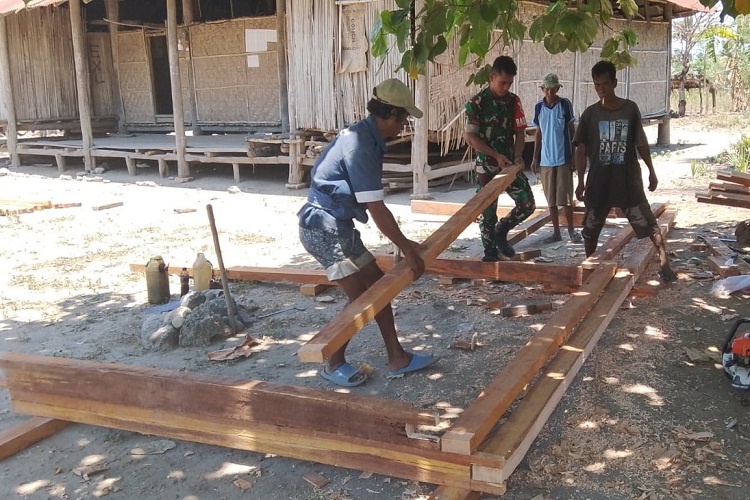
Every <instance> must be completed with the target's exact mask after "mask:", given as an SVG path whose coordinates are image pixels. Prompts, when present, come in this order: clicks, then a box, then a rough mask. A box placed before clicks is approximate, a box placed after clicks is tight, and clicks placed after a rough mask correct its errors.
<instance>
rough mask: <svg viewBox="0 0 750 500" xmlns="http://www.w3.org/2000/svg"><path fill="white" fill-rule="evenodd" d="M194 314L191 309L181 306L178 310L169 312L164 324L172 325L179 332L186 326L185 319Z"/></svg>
mask: <svg viewBox="0 0 750 500" xmlns="http://www.w3.org/2000/svg"><path fill="white" fill-rule="evenodd" d="M191 312H192V309H190V308H189V307H184V306H180V307H178V308H177V309H174V310H172V311H169V312H168V313H167V316H166V317H165V318H164V324H165V325H167V324H171V325H172V326H173V327H175V328H177V329H178V330H179V329H180V328H182V325H183V324H185V318H186V317H187V316H188V314H190V313H191Z"/></svg>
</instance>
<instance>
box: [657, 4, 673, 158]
mask: <svg viewBox="0 0 750 500" xmlns="http://www.w3.org/2000/svg"><path fill="white" fill-rule="evenodd" d="M664 20H665V21H667V22H668V23H669V36H668V37H667V40H669V41H668V42H667V45H668V46H669V50H667V64H666V68H667V69H666V75H665V78H666V80H665V81H666V84H667V95H666V103H667V112H666V114H665V115H664V118H662V121H661V123H659V127H658V130H657V133H656V144H658V145H668V144H670V143H671V138H670V133H669V132H670V124H669V122H670V120H671V117H670V115H669V113H670V111H671V110H670V109H669V107H670V106H669V94H670V92H671V89H672V73H671V68H672V4H671V3H669V2H666V3H664Z"/></svg>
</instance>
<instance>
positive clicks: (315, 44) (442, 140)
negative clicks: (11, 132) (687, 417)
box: [287, 0, 703, 196]
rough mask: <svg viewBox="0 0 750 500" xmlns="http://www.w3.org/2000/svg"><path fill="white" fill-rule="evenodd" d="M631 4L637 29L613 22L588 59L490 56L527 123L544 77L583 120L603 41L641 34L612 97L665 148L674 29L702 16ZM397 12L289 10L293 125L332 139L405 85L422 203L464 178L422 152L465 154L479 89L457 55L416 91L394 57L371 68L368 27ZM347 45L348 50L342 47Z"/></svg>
mask: <svg viewBox="0 0 750 500" xmlns="http://www.w3.org/2000/svg"><path fill="white" fill-rule="evenodd" d="M637 3H638V4H639V15H638V16H637V17H636V19H633V20H630V21H629V20H627V19H625V18H624V17H623V16H622V15H621V14H620V16H619V18H617V15H616V18H615V19H613V20H611V21H610V22H609V23H608V25H609V26H608V27H604V29H603V31H602V32H601V33H600V36H599V38H598V39H597V40H596V41H595V43H594V44H593V45H592V47H591V48H590V49H589V50H588V51H587V52H586V53H583V54H573V53H563V54H558V55H550V54H549V53H547V52H546V51H545V49H544V47H543V46H542V45H541V44H535V43H533V42H532V41H531V40H524V41H522V42H519V43H517V44H515V45H514V46H513V47H505V48H502V49H497V50H496V53H495V54H489V55H488V57H487V59H488V60H491V59H492V58H493V57H494V56H496V55H500V53H501V52H502V53H506V54H508V55H511V56H513V57H514V58H515V60H516V62H517V64H518V67H519V73H518V76H517V77H516V79H515V82H514V88H513V91H514V92H515V93H517V94H518V95H519V96H520V97H521V100H522V102H523V104H524V109H525V112H526V115H527V116H532V113H533V109H534V104H535V103H536V101H537V100H538V99H539V98H540V94H539V90H538V87H539V84H540V82H541V80H542V78H543V77H544V75H545V74H547V73H548V72H550V71H554V72H556V73H557V74H558V76H559V77H560V80H561V82H562V84H563V85H564V89H563V91H562V95H564V96H566V97H568V98H570V99H571V100H572V101H573V104H574V108H575V111H576V114H577V115H580V113H581V112H582V111H583V109H585V107H586V106H587V105H589V104H591V103H592V102H594V101H595V100H596V94H595V93H594V88H593V83H592V81H591V76H590V68H591V66H592V65H593V64H594V63H595V62H596V61H598V60H599V54H600V52H601V47H602V45H603V43H604V40H605V39H606V38H607V37H608V36H610V35H611V34H612V31H611V30H618V31H619V30H621V29H623V28H625V27H627V26H630V27H631V28H632V29H633V30H635V31H636V33H637V34H638V45H637V46H636V47H635V49H634V50H633V53H634V55H635V56H636V57H637V58H638V65H637V67H635V68H629V69H626V70H623V71H620V72H619V74H618V82H619V92H620V93H621V94H622V95H624V96H626V97H628V98H630V99H633V100H634V101H636V102H638V104H639V106H640V107H641V111H642V113H643V116H644V118H646V119H648V120H655V121H658V122H659V123H660V140H662V141H667V142H668V140H669V133H668V130H669V129H668V127H669V125H668V119H669V106H668V99H669V85H670V83H669V82H670V66H671V34H672V31H671V19H672V18H673V17H678V16H687V15H691V14H692V13H693V12H694V11H696V10H703V7H702V6H701V5H700V3H699V2H698V0H669V1H667V0H662V1H656V0H651V1H650V0H637ZM546 7H547V2H536V1H527V2H523V3H522V5H521V8H520V11H519V15H520V16H521V18H522V19H523V20H524V21H526V22H527V23H528V22H530V21H531V20H532V19H533V18H534V17H535V16H537V15H539V14H540V13H542V12H543V11H544V9H545V8H546ZM394 8H396V5H395V1H394V0H350V1H346V0H339V1H333V0H293V1H292V0H287V17H288V19H287V23H288V27H289V29H288V31H289V35H288V53H289V113H290V124H291V125H292V128H296V129H301V130H322V131H329V132H330V131H333V130H337V129H340V128H343V127H344V126H346V125H348V124H349V123H351V122H353V121H355V120H357V119H360V118H362V117H364V116H365V115H366V110H365V104H366V102H367V99H368V98H369V96H370V93H371V89H372V87H373V86H374V85H375V84H376V83H377V82H378V81H380V80H382V79H385V78H389V77H392V76H394V75H396V76H398V77H400V78H402V79H404V81H405V82H406V83H408V84H409V85H412V86H413V87H414V89H415V94H416V97H417V100H418V101H420V102H419V105H420V106H421V107H422V109H424V110H426V111H427V112H426V113H425V118H423V119H422V120H419V121H416V122H415V123H414V127H415V130H414V131H413V132H414V135H413V143H412V154H411V169H410V170H411V171H412V172H413V175H414V194H415V195H416V196H420V195H426V194H427V190H428V186H429V184H428V183H429V181H430V180H432V179H434V178H436V177H438V176H442V175H450V174H454V173H458V172H462V171H467V170H468V169H469V168H470V164H469V162H462V163H459V164H455V162H452V163H451V164H449V166H448V167H447V168H434V167H435V166H436V165H435V164H433V165H430V161H428V158H432V157H433V156H434V154H431V155H430V156H428V149H429V151H432V152H433V153H434V150H435V149H438V151H439V152H440V153H442V154H445V153H447V152H448V151H451V150H455V149H458V148H461V147H462V146H463V130H464V119H463V110H464V104H465V102H466V101H467V100H468V99H469V98H470V97H471V96H472V95H473V94H475V93H476V92H477V91H478V90H479V89H478V88H477V87H473V86H469V87H467V86H466V85H465V82H466V81H467V80H468V77H469V75H470V74H471V72H472V69H471V68H470V67H465V68H460V67H458V64H457V52H458V50H457V47H455V46H454V47H450V48H449V50H448V51H447V52H446V53H444V54H442V55H441V56H440V57H439V58H438V59H437V60H436V61H435V63H434V64H431V65H430V66H429V68H428V72H427V73H428V74H427V75H426V76H425V77H420V78H419V80H417V81H416V82H411V81H408V79H407V78H406V76H405V75H404V74H403V72H397V71H396V68H397V67H398V64H399V60H400V55H399V54H396V53H393V54H390V55H389V56H388V57H386V58H385V59H383V60H376V59H373V58H372V56H371V55H370V53H369V52H368V51H366V47H367V42H368V29H369V28H367V27H369V26H372V25H373V24H374V22H375V20H376V19H377V17H378V15H379V13H380V12H381V11H382V10H384V9H394ZM615 12H616V13H617V12H619V11H618V10H615ZM310 20H313V21H314V22H313V23H310ZM332 32H333V33H334V36H333V37H331V36H330V33H332ZM350 39H354V40H355V43H351V42H350V43H347V41H349V40H350ZM357 50H359V51H360V52H361V54H359V57H355V59H356V61H357V64H351V62H350V59H352V56H351V52H357ZM422 129H424V130H422ZM428 143H429V144H431V145H432V147H429V146H428ZM386 168H388V165H387V166H386Z"/></svg>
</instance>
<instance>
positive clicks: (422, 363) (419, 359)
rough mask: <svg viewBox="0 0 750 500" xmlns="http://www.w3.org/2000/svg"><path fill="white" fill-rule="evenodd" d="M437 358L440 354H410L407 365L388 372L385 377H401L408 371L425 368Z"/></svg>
mask: <svg viewBox="0 0 750 500" xmlns="http://www.w3.org/2000/svg"><path fill="white" fill-rule="evenodd" d="M439 359H440V356H435V355H434V354H430V355H429V356H423V355H419V354H412V358H411V362H410V363H409V364H408V365H407V366H405V367H403V368H401V369H400V370H393V371H390V372H388V375H387V377H388V378H401V377H403V376H404V375H406V374H407V373H409V372H416V371H419V370H422V369H424V368H427V367H428V366H430V365H432V364H434V363H435V362H437V360H439Z"/></svg>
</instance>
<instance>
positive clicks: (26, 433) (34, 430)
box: [0, 417, 70, 460]
mask: <svg viewBox="0 0 750 500" xmlns="http://www.w3.org/2000/svg"><path fill="white" fill-rule="evenodd" d="M69 425H70V422H66V421H64V420H56V419H49V418H42V417H33V418H30V419H28V420H27V421H25V422H23V423H21V424H18V425H16V426H15V427H11V428H10V429H7V430H5V431H3V432H0V460H5V459H6V458H8V457H12V456H13V455H15V454H16V453H19V452H21V451H23V450H25V449H26V448H28V447H29V446H32V445H34V444H36V443H38V442H39V441H42V440H44V439H47V438H48V437H50V436H52V435H53V434H56V433H57V432H59V431H60V430H62V429H64V428H65V427H67V426H69Z"/></svg>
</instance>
